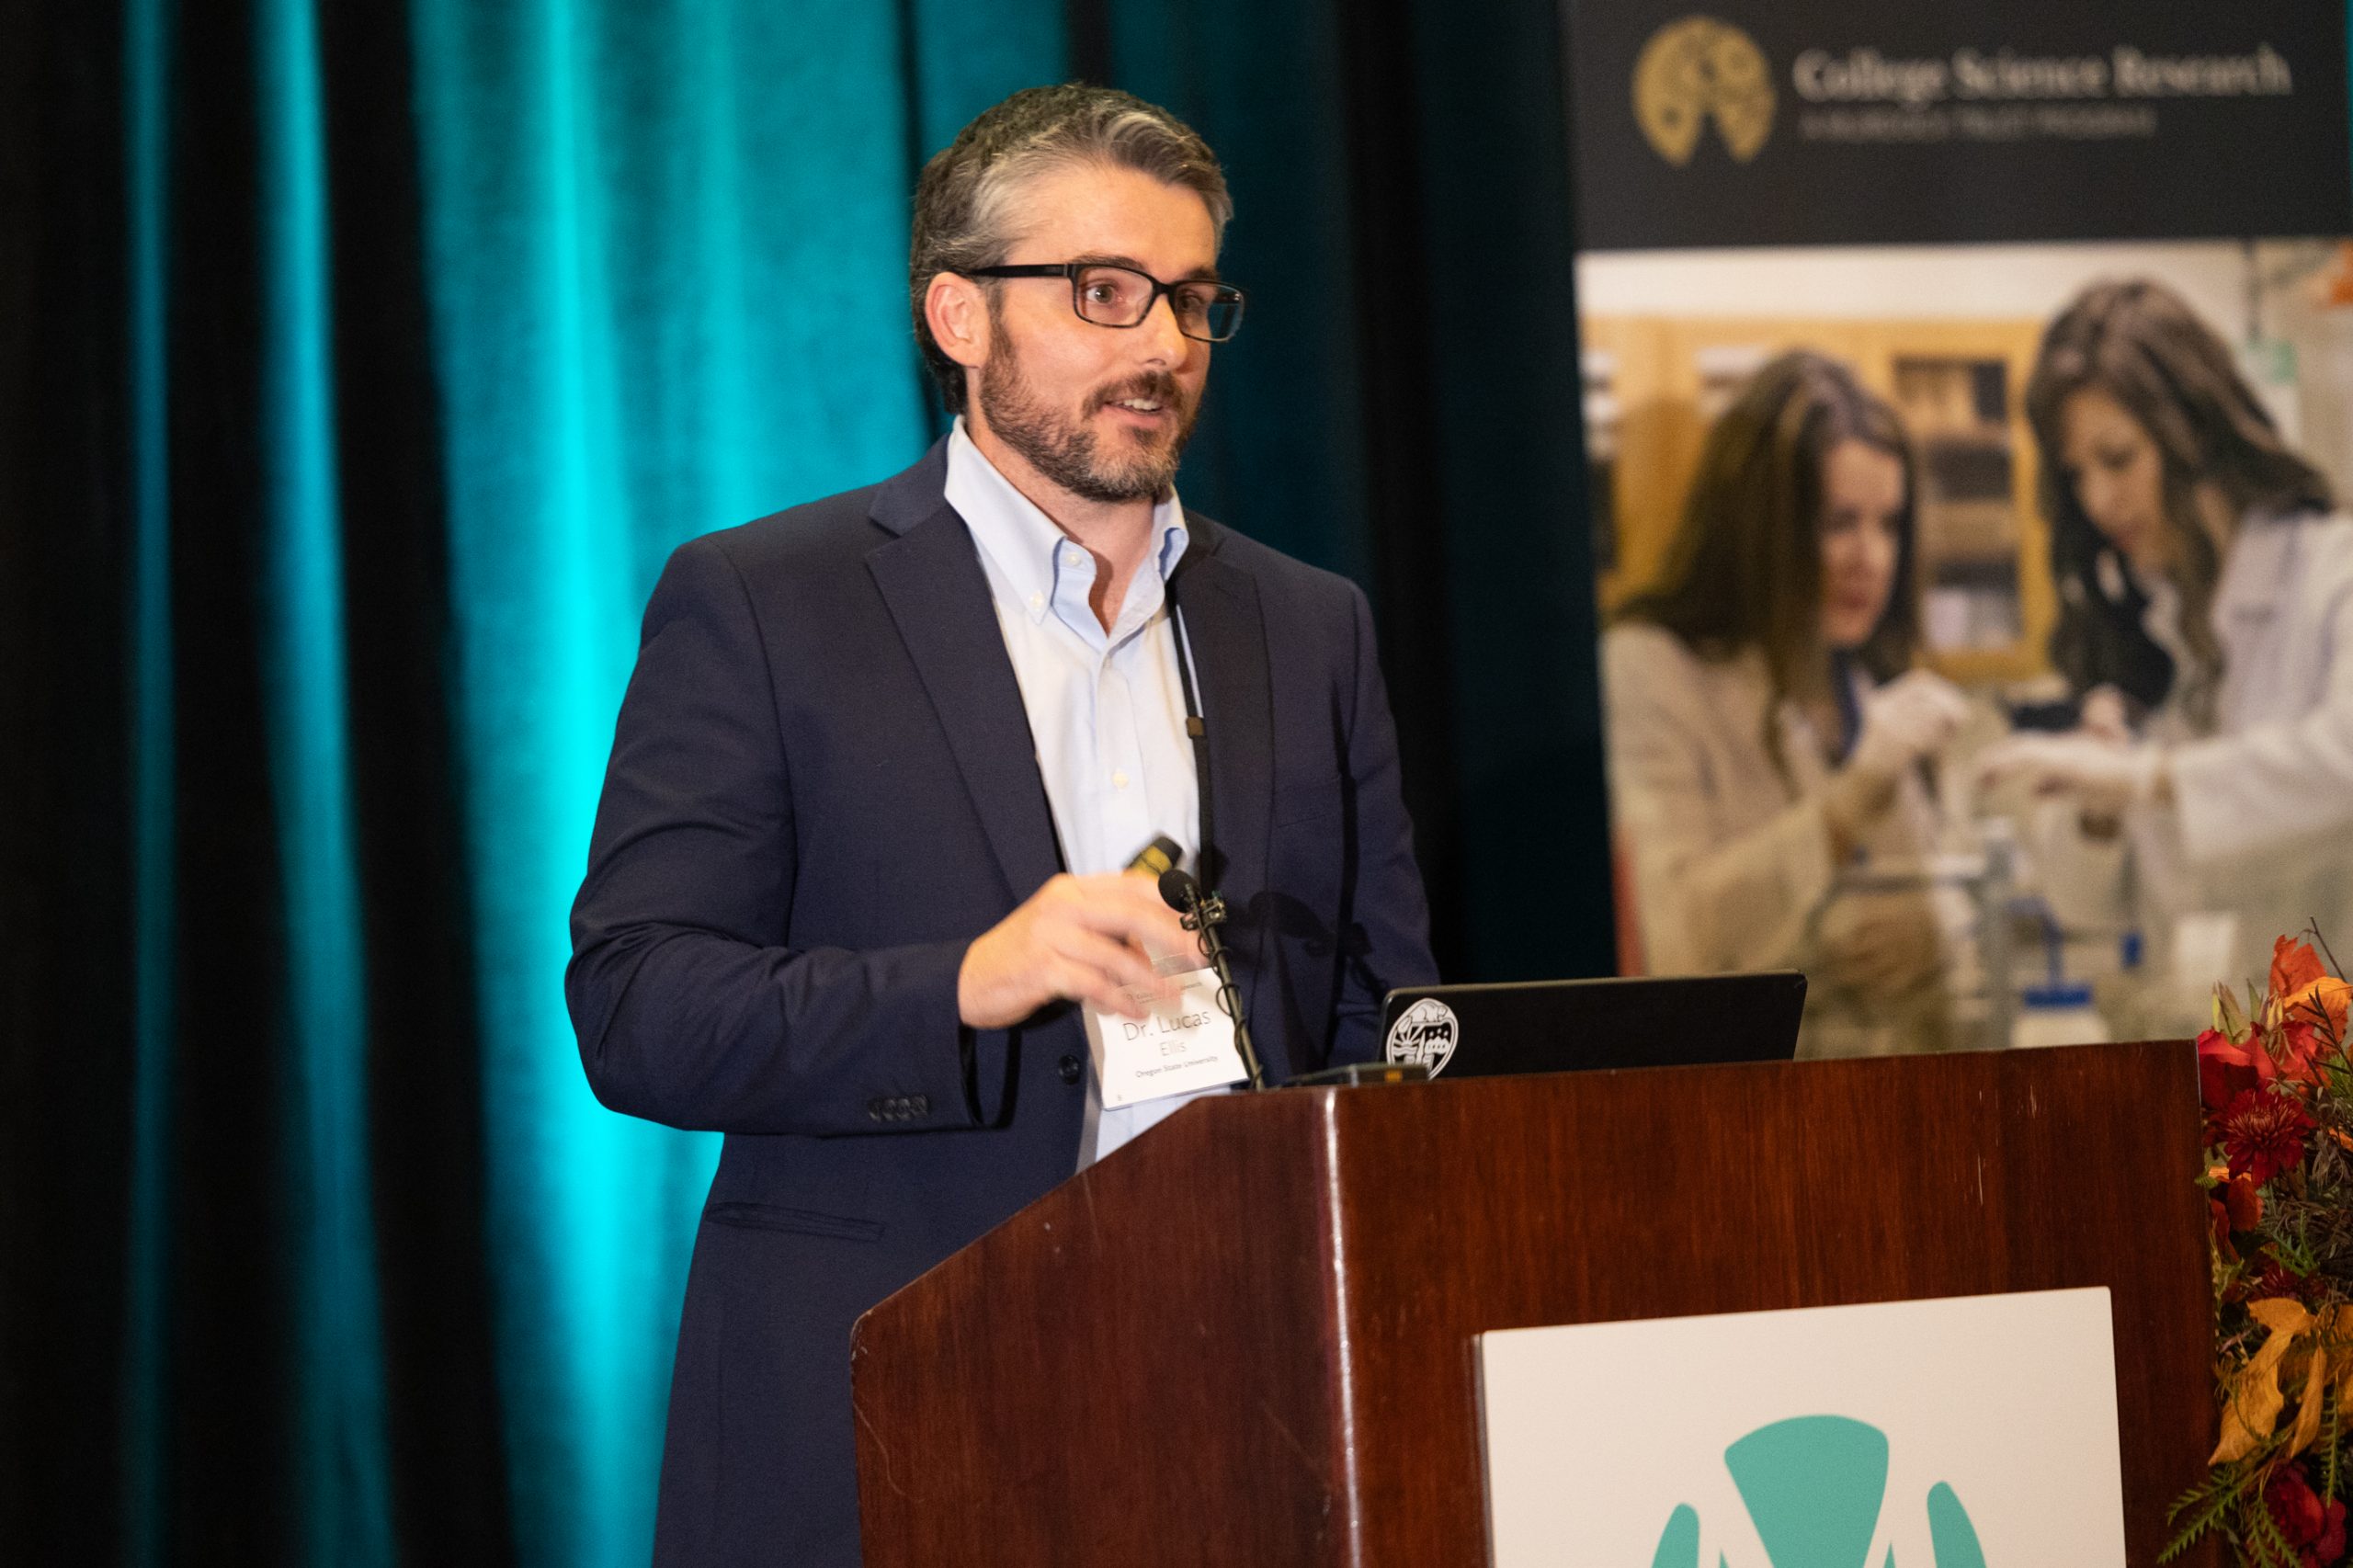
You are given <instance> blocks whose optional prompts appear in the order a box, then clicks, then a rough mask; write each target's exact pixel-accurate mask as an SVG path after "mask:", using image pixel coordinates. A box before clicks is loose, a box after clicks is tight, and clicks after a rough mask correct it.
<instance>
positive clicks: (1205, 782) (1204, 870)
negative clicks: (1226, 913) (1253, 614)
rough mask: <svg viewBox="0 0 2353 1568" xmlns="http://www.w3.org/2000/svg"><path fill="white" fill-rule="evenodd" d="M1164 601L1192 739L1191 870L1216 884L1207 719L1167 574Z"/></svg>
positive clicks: (1181, 615) (1188, 634)
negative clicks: (1195, 817)
mask: <svg viewBox="0 0 2353 1568" xmlns="http://www.w3.org/2000/svg"><path fill="white" fill-rule="evenodd" d="M1161 592H1162V593H1163V595H1164V596H1165V597H1166V599H1167V601H1168V619H1169V621H1170V623H1171V624H1173V625H1174V626H1175V627H1176V684H1177V686H1178V687H1179V688H1180V689H1182V690H1183V692H1184V694H1185V733H1186V735H1187V736H1188V737H1189V738H1190V739H1191V741H1192V743H1193V778H1194V793H1195V795H1196V796H1197V797H1198V801H1199V824H1198V825H1199V835H1198V836H1199V841H1200V842H1199V846H1198V847H1197V848H1195V850H1194V851H1193V864H1194V868H1195V871H1194V874H1195V876H1196V877H1197V878H1198V879H1199V881H1200V884H1201V886H1202V887H1203V888H1204V889H1209V888H1214V887H1215V886H1217V874H1218V873H1219V872H1220V871H1221V870H1222V869H1223V868H1222V867H1221V866H1218V865H1216V864H1214V863H1213V862H1212V861H1211V858H1210V846H1211V845H1212V844H1213V843H1215V842H1216V839H1215V835H1213V834H1212V833H1211V823H1212V822H1213V821H1214V820H1215V819H1214V817H1213V816H1212V814H1211V810H1210V722H1209V720H1208V718H1207V717H1206V716H1205V715H1203V713H1202V712H1201V701H1200V698H1199V694H1198V693H1196V692H1195V690H1194V688H1193V637H1192V633H1191V632H1189V631H1187V630H1186V629H1185V610H1184V607H1183V606H1181V605H1179V604H1178V603H1177V602H1176V578H1175V576H1173V575H1172V576H1171V577H1170V578H1169V580H1168V581H1167V583H1166V584H1165V585H1163V587H1162V589H1161Z"/></svg>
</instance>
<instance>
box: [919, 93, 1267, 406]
mask: <svg viewBox="0 0 2353 1568" xmlns="http://www.w3.org/2000/svg"><path fill="white" fill-rule="evenodd" d="M1088 163H1095V164H1105V165H1110V166H1112V167H1114V168H1125V169H1134V170H1136V171H1137V172H1138V173H1140V174H1147V175H1150V176H1153V177H1154V179H1157V180H1160V181H1161V182H1163V183H1164V184H1167V185H1174V186H1182V187H1185V188H1186V189H1188V190H1192V191H1195V192H1197V193H1199V196H1200V199H1201V201H1202V203H1203V204H1204V205H1206V206H1207V207H1208V208H1209V210H1210V222H1211V225H1212V227H1213V228H1214V231H1215V233H1216V235H1217V239H1218V241H1219V243H1221V244H1222V243H1223V241H1224V238H1225V225H1226V221H1227V220H1228V219H1230V218H1232V217H1233V197H1231V196H1230V195H1228V194H1227V193H1226V188H1225V174H1224V171H1222V169H1220V168H1219V167H1218V162H1217V154H1216V153H1211V151H1210V148H1209V143H1208V142H1204V141H1202V140H1201V139H1200V137H1199V135H1198V134H1196V133H1195V132H1194V131H1193V129H1192V128H1191V127H1190V126H1188V125H1187V124H1186V123H1185V122H1184V121H1183V120H1181V119H1177V118H1176V116H1175V115H1173V114H1170V113H1169V112H1168V111H1167V110H1166V109H1165V108H1159V107H1157V106H1156V105H1153V104H1148V103H1146V102H1144V101H1143V100H1142V98H1139V97H1134V96H1132V95H1131V94H1128V93H1122V92H1119V91H1117V90H1116V89H1113V88H1110V87H1095V86H1089V85H1086V84H1085V83H1082V82H1072V83H1068V84H1066V85H1063V86H1058V87H1027V88H1024V89H1023V90H1022V91H1020V92H1017V93H1016V94H1014V95H1013V96H1012V97H1009V98H1006V100H1005V101H1004V102H1002V103H999V104H997V105H995V107H994V108H987V109H983V110H982V111H981V114H980V116H979V117H978V118H977V119H974V120H973V121H972V124H970V125H968V126H966V127H964V129H963V130H962V131H959V132H958V133H957V136H956V140H955V141H953V142H949V144H948V145H947V146H946V147H944V148H942V149H941V150H940V151H939V152H938V153H935V154H934V155H933V157H932V159H931V161H930V162H929V163H927V164H926V165H924V170H923V177H922V178H921V179H920V180H918V181H917V182H916V184H915V225H914V233H913V234H912V236H911V243H910V244H909V246H908V254H907V302H908V305H909V307H910V309H911V310H912V312H913V313H914V315H915V343H916V345H917V346H918V347H921V348H922V349H923V357H924V363H925V364H926V365H927V366H928V367H929V368H930V369H931V374H932V379H933V380H934V381H937V382H938V384H939V395H940V398H941V400H942V401H944V402H945V403H947V404H948V406H949V409H950V410H951V411H960V412H961V410H962V408H963V406H964V368H963V367H962V366H961V365H959V364H957V363H956V361H955V360H953V359H950V358H949V357H948V356H947V355H946V354H944V353H942V352H941V351H940V347H939V344H938V340H937V339H935V338H934V337H933V336H932V335H931V324H930V323H929V322H928V321H926V319H925V318H924V295H925V293H926V291H927V290H929V289H930V287H931V280H932V279H933V278H935V277H937V276H938V275H939V274H940V273H943V272H963V271H966V270H968V269H970V268H972V267H995V266H996V265H998V264H999V263H1001V262H1002V261H1004V259H1005V254H1006V250H1007V249H1009V248H1010V247H1011V245H1012V244H1013V240H1014V236H1013V234H1012V233H1009V232H1008V231H1009V228H1010V223H1011V217H1012V209H1013V198H1014V196H1015V194H1016V193H1017V191H1018V190H1019V188H1020V187H1021V186H1022V185H1023V184H1024V183H1025V182H1027V181H1029V180H1031V179H1034V178H1036V177H1037V176H1040V175H1041V174H1045V173H1048V172H1049V171H1051V170H1055V169H1061V168H1066V167H1069V166H1070V165H1074V164H1088Z"/></svg>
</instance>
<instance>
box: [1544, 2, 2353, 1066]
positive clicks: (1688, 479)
mask: <svg viewBox="0 0 2353 1568" xmlns="http://www.w3.org/2000/svg"><path fill="white" fill-rule="evenodd" d="M1565 5H1566V10H1565V15H1566V21H1567V37H1568V45H1569V59H1570V62H1571V65H1570V71H1571V75H1572V78H1573V80H1572V88H1573V91H1572V95H1571V96H1572V118H1573V132H1574V144H1575V159H1574V164H1575V168H1576V171H1577V178H1578V180H1579V189H1578V193H1577V194H1578V199H1579V213H1580V222H1581V225H1582V231H1581V234H1580V247H1581V248H1580V251H1579V255H1578V257H1577V263H1576V291H1577V301H1578V311H1579V320H1580V332H1581V336H1582V340H1583V363H1582V373H1583V376H1584V381H1585V391H1586V401H1585V411H1586V421H1585V424H1586V443H1587V450H1588V457H1589V460H1590V473H1591V488H1590V495H1589V510H1590V516H1591V517H1592V522H1593V528H1594V530H1595V537H1594V544H1595V557H1596V562H1597V573H1598V578H1599V581H1598V584H1597V588H1598V594H1599V598H1600V605H1601V608H1602V611H1603V614H1604V619H1605V626H1606V631H1605V634H1604V637H1603V642H1602V666H1603V676H1604V697H1605V711H1604V720H1605V733H1606V739H1607V742H1608V756H1609V767H1610V786H1611V789H1610V799H1611V810H1612V835H1613V856H1614V859H1615V864H1616V873H1617V879H1618V885H1619V887H1620V895H1621V896H1620V899H1619V909H1620V930H1619V940H1620V970H1621V971H1622V972H1627V973H1653V974H1676V973H1695V972H1722V971H1745V970H1765V969H1775V968H1782V967H1790V968H1796V969H1800V970H1802V971H1804V972H1805V973H1806V974H1807V976H1808V979H1809V982H1810V985H1811V991H1810V994H1809V1001H1808V1007H1807V1015H1806V1024H1805V1028H1804V1033H1803V1035H1802V1044H1801V1050H1802V1052H1803V1053H1806V1054H1836V1055H1843V1054H1860V1053H1877V1052H1883V1051H1927V1050H1945V1049H1971V1048H1982V1047H1988V1046H2005V1045H2009V1044H2014V1043H2029V1042H2039V1043H2060V1042H2067V1041H2075V1040H2096V1039H2099V1038H2126V1039H2141V1038H2162V1037H2167V1036H2174V1035H2183V1034H2192V1033H2195V1032H2196V1031H2197V1030H2198V1029H2199V1028H2200V1027H2202V1026H2203V1024H2204V1023H2205V1021H2206V1019H2207V1017H2208V1013H2209V1010H2210V1005H2211V989H2212V986H2213V985H2214V983H2216V982H2220V981H2225V980H2227V981H2231V982H2234V983H2236V982H2239V981H2244V980H2249V979H2260V977H2261V976H2262V974H2263V973H2264V971H2265V970H2266V968H2267V966H2268V961H2269V954H2270V949H2271V945H2272V942H2273V940H2274V939H2275V938H2276V937H2280V936H2286V935H2292V934H2295V933H2297V932H2299V931H2301V930H2302V928H2303V927H2304V926H2305V925H2306V923H2307V922H2308V921H2310V922H2317V923H2318V925H2319V926H2320V928H2321V931H2322V933H2323V934H2324V935H2325V936H2328V937H2332V938H2334V939H2335V941H2336V948H2337V950H2338V951H2339V952H2344V951H2347V949H2353V848H2348V847H2347V846H2353V748H2348V747H2346V746H2343V745H2339V744H2336V742H2335V741H2333V740H2331V739H2330V737H2332V736H2336V735H2338V734H2343V733H2353V519H2348V518H2347V516H2346V515H2345V512H2344V509H2343V507H2342V506H2341V504H2340V498H2341V497H2343V496H2345V495H2347V494H2348V492H2353V244H2348V243H2347V242H2346V240H2345V238H2344V236H2345V235H2346V234H2347V233H2348V231H2353V162H2349V161H2348V154H2347V147H2348V119H2347V115H2348V110H2347V68H2346V62H2347V36H2346V14H2345V11H2344V9H2343V8H2342V7H2340V6H2313V5H2297V6H2289V5H2280V4H2273V3H2268V0H2267V3H2263V4H2256V5H2250V6H2234V7H2192V6H2184V5H2178V4H2172V3H2169V0H2167V3H2157V0H2137V3H2131V4H2125V5H2120V6H2109V7H2104V8H2102V9H2101V10H2100V11H2098V12H2097V13H2091V12H2081V13H2077V14H2071V15H2062V14H2057V13H2049V12H2046V11H2044V10H2041V9H2038V8H2033V7H2029V6H2024V5H2013V4H2005V5H1976V6H1959V7H1949V6H1938V5H1933V4H1929V3H1928V0H1909V3H1904V4H1894V5H1888V4H1881V5H1875V6H1863V5H1860V4H1850V3H1847V0H1796V3H1793V4H1790V5H1785V6H1776V7H1770V8H1768V7H1763V6H1715V7H1712V8H1711V9H1710V10H1708V11H1706V12H1697V11H1693V10H1690V9H1688V8H1687V7H1686V6H1682V5H1677V4H1648V3H1642V4H1632V5H1616V4H1612V5H1607V6H1605V5H1600V4H1597V3H1591V0H1565ZM2340 601H2342V602H2341V603H2340ZM2340 651H2341V652H2340Z"/></svg>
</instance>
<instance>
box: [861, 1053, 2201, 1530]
mask: <svg viewBox="0 0 2353 1568" xmlns="http://www.w3.org/2000/svg"><path fill="white" fill-rule="evenodd" d="M2199 1154H2200V1137H2199V1105H2198V1084H2197V1070H2196V1063H2195V1059H2194V1056H2193V1054H2192V1051H2191V1048H2190V1047H2189V1046H2188V1045H2187V1044H2185V1043H2170V1044H2145V1045H2111V1046H2084V1047H2075V1048H2069V1049H2063V1050H2053V1051H2009V1052H1988V1053H1984V1054H1970V1055H1954V1056H1934V1057H1893V1058H1881V1059H1872V1060H1865V1061H1847V1062H1797V1063H1776V1064H1769V1065H1759V1066H1735V1067H1700V1068H1665V1069H1658V1070H1654V1071H1648V1072H1626V1073H1579V1074H1555V1075H1551V1076H1542V1077H1518V1078H1484V1079H1470V1080H1465V1081H1461V1082H1452V1083H1449V1082H1446V1081H1444V1080H1441V1081H1439V1082H1437V1083H1433V1084H1427V1085H1398V1086H1387V1087H1370V1088H1352V1089H1287V1090H1279V1091H1276V1092H1273V1093H1270V1094H1265V1095H1257V1096H1231V1097H1220V1098H1214V1099H1211V1100H1206V1101H1203V1102H1200V1103H1199V1104H1196V1105H1193V1106H1190V1107H1188V1108H1186V1109H1185V1110H1183V1111H1182V1112H1180V1113H1179V1114H1178V1115H1176V1116H1175V1117H1173V1118H1171V1119H1169V1120H1168V1121H1166V1122H1165V1123H1163V1124H1161V1125H1160V1126H1159V1127H1157V1128H1155V1129H1154V1131H1151V1132H1149V1133H1147V1134H1146V1135H1145V1136H1144V1137H1143V1138H1142V1139H1140V1140H1138V1141H1137V1142H1135V1143H1134V1144H1131V1145H1130V1146H1129V1147H1127V1148H1125V1149H1122V1150H1120V1151H1119V1152H1118V1153H1115V1154H1114V1155H1113V1156H1112V1157H1110V1158H1109V1159H1108V1160H1105V1161H1104V1162H1102V1163H1101V1164H1099V1165H1095V1166H1093V1167H1091V1168H1089V1169H1087V1170H1086V1171H1083V1172H1081V1173H1080V1174H1079V1175H1078V1176H1075V1177H1074V1178H1073V1179H1072V1180H1070V1181H1068V1182H1065V1183H1063V1185H1062V1186H1061V1187H1057V1188H1056V1189H1055V1190H1054V1191H1052V1192H1051V1193H1049V1194H1047V1195H1046V1196H1045V1197H1044V1198H1042V1199H1040V1200H1039V1201H1037V1202H1036V1203H1034V1204H1032V1205H1030V1206H1029V1208H1028V1209H1025V1210H1022V1211H1021V1212H1020V1213H1019V1214H1017V1215H1016V1216H1015V1217H1014V1218H1013V1219H1011V1220H1010V1221H1006V1223H1005V1224H1003V1225H1001V1226H999V1227H998V1228H997V1229H996V1230H995V1231H992V1232H991V1233H988V1234H987V1235H985V1236H983V1237H982V1238H981V1239H980V1240H979V1241H978V1242H976V1243H974V1244H972V1245H971V1246H969V1247H967V1248H965V1249H964V1250H963V1251H962V1252H961V1253H959V1254H957V1255H956V1256H953V1257H951V1258H949V1260H948V1261H947V1262H946V1263H944V1264H942V1265H941V1266H940V1267H938V1268H936V1269H933V1270H932V1271H931V1272H930V1273H928V1274H926V1275H925V1276H924V1277H923V1278H920V1279H918V1280H916V1281H915V1283H914V1284H912V1285H910V1286H908V1287H907V1288H906V1289H905V1290H902V1291H900V1292H899V1293H898V1294H896V1295H894V1296H892V1298H890V1299H889V1300H888V1301H884V1302H882V1303H881V1305H880V1306H878V1307H876V1308H875V1309H874V1310H873V1311H872V1312H869V1313H867V1314H866V1316H865V1317H864V1318H862V1319H861V1320H860V1321H859V1323H858V1332H857V1335H856V1337H855V1341H854V1347H853V1351H852V1363H853V1381H854V1389H855V1403H856V1407H857V1424H858V1491H859V1502H860V1507H861V1509H862V1513H863V1518H864V1532H865V1533H864V1540H865V1556H866V1562H867V1564H868V1568H916V1565H918V1564H920V1565H923V1568H946V1565H950V1564H983V1563H990V1564H994V1563H1004V1564H1022V1565H1025V1568H1027V1565H1032V1564H1072V1565H1077V1564H1090V1565H1091V1564H1098V1563H1099V1564H1107V1565H1118V1568H1153V1565H1156V1564H1176V1563H1185V1564H1204V1563H1217V1564H1235V1565H1248V1568H1276V1565H1280V1568H1290V1565H1301V1568H1306V1565H1313V1564H1332V1565H1335V1568H1337V1565H1341V1564H1347V1565H1348V1568H1375V1565H1383V1568H1387V1565H1393V1568H1428V1565H1432V1564H1448V1565H1452V1564H1462V1565H1466V1568H1468V1565H1472V1564H1478V1563H1481V1562H1485V1560H1486V1536H1485V1513H1484V1490H1483V1476H1482V1469H1481V1455H1480V1437H1479V1426H1478V1415H1477V1410H1476V1408H1475V1403H1476V1395H1475V1386H1474V1377H1473V1371H1472V1335H1475V1334H1478V1333H1480V1332H1482V1331H1484V1330H1488V1329H1500V1328H1518V1327H1527V1326H1532V1325H1539V1324H1564V1323H1580V1322H1597V1321H1607V1320H1613V1319H1624V1318H1647V1317H1665V1316H1680V1315H1685V1314H1692V1313H1705V1312H1748V1311H1756V1310H1760V1309H1766V1308H1776V1307H1802V1306H1827V1305H1834V1304H1840V1303H1847V1302H1859V1301H1895V1300H1904V1299H1912V1298H1925V1297H1942V1296H1967V1295H1978V1294H1984V1293H1989V1292H1995V1291H2014V1290H2050V1289H2058V1288H2063V1287H2073V1286H2089V1285H2105V1286H2107V1287H2108V1288H2109V1290H2111V1291H2112V1292H2113V1297H2114V1309H2115V1321H2114V1331H2115V1338H2116V1376H2117V1401H2118V1406H2119V1409H2118V1417H2119V1428H2120V1433H2121V1437H2122V1444H2123V1452H2122V1464H2123V1478H2124V1504H2125V1515H2126V1538H2127V1542H2128V1546H2129V1549H2130V1556H2131V1562H2134V1563H2136V1564H2138V1563H2146V1562H2154V1559H2155V1557H2156V1554H2157V1551H2159V1549H2160V1548H2161V1547H2162V1546H2163V1544H2164V1541H2165V1537H2166V1530H2165V1506H2166V1504H2167V1503H2168V1502H2169V1501H2170V1500H2171V1499H2172V1498H2173V1497H2174V1496H2176V1495H2177V1494H2179V1493H2180V1492H2181V1491H2182V1489H2183V1488H2185V1487H2187V1486H2188V1485H2189V1484H2190V1483H2192V1482H2194V1481H2196V1480H2197V1479H2198V1478H2199V1477H2200V1475H2201V1474H2202V1473H2203V1465H2204V1459H2205V1455H2206V1452H2207V1450H2208V1449H2210V1448H2211V1445H2212V1442H2213V1423H2214V1412H2213V1405H2212V1400H2211V1395H2210V1392H2209V1389H2210V1384H2209V1378H2210V1369H2209V1363H2210V1359H2211V1346H2212V1339H2211V1323H2210V1318H2211V1312H2210V1307H2209V1288H2208V1277H2207V1252H2206V1242H2205V1232H2206V1224H2207V1210H2206V1203H2205V1200H2204V1199H2203V1198H2202V1197H2201V1196H2200V1193H2199V1192H2198V1190H2197V1188H2196V1187H2195V1186H2194V1185H2193V1177H2194V1176H2195V1173H2196V1171H2197V1169H2198V1161H2199Z"/></svg>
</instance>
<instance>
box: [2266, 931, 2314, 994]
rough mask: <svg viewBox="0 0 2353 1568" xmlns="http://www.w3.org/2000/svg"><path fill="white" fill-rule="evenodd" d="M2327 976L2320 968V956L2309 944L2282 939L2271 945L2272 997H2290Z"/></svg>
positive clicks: (2286, 938)
mask: <svg viewBox="0 0 2353 1568" xmlns="http://www.w3.org/2000/svg"><path fill="white" fill-rule="evenodd" d="M2327 976H2328V971H2326V970H2325V969H2323V968H2322V967H2321V962H2320V955H2319V954H2318V953H2316V952H2314V951H2313V949H2312V944H2311V943H2309V942H2299V941H2298V940H2296V938H2295V937H2280V938H2279V940H2278V941H2276V942H2274V943H2272V944H2271V994H2272V995H2274V996H2292V995H2294V994H2296V993H2297V992H2299V991H2302V989H2303V988H2304V987H2305V986H2307V985H2310V984H2311V983H2313V981H2315V980H2324V979H2326V978H2327Z"/></svg>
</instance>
